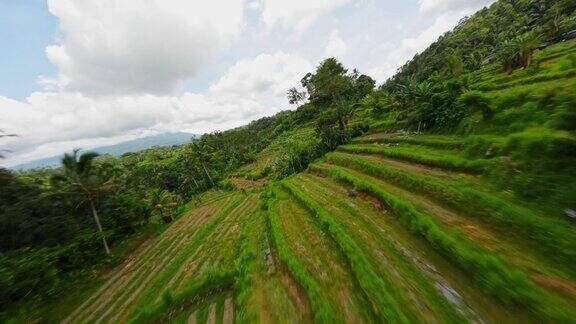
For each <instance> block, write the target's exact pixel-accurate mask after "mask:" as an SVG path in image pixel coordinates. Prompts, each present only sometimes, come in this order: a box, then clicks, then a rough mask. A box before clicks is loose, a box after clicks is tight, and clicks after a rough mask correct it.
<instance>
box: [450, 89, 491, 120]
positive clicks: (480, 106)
mask: <svg viewBox="0 0 576 324" xmlns="http://www.w3.org/2000/svg"><path fill="white" fill-rule="evenodd" d="M458 102H459V103H460V104H461V105H464V106H468V107H470V108H471V109H472V110H473V111H480V112H481V113H482V116H483V117H484V120H490V119H492V117H493V116H494V111H493V110H492V108H491V107H490V99H489V98H488V97H487V96H486V95H485V94H484V93H482V92H480V91H469V92H465V93H463V94H462V95H461V96H460V97H459V98H458Z"/></svg>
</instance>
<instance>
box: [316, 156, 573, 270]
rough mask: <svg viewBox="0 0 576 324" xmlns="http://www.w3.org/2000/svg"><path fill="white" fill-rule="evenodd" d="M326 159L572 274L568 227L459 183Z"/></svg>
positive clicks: (361, 160) (338, 158)
mask: <svg viewBox="0 0 576 324" xmlns="http://www.w3.org/2000/svg"><path fill="white" fill-rule="evenodd" d="M327 160H328V161H331V162H333V163H336V164H338V165H341V166H344V167H350V168H352V169H355V170H359V171H361V172H364V173H366V174H370V175H373V176H375V177H378V178H382V179H385V180H386V181H390V182H391V183H394V184H396V185H398V186H400V187H403V188H405V189H407V190H411V191H414V192H418V193H421V194H424V195H426V196H429V197H431V198H432V199H434V200H436V201H438V202H439V203H441V204H442V205H445V206H447V207H448V208H451V209H453V210H457V211H459V212H462V213H464V214H465V215H469V216H472V217H477V218H478V219H481V220H483V221H484V222H487V223H489V224H492V225H495V226H492V227H493V228H495V229H497V230H498V232H499V233H500V234H501V235H507V236H513V237H515V238H517V239H520V240H521V241H522V242H524V244H527V245H529V246H531V247H532V248H533V249H534V250H536V251H539V252H540V253H539V255H540V257H541V258H544V259H547V260H551V261H552V262H553V264H555V265H556V266H560V267H561V268H562V269H563V270H564V271H566V272H568V273H570V274H571V275H572V276H574V275H575V272H574V268H573V267H572V265H573V264H574V263H575V262H576V233H575V232H574V231H573V230H572V229H571V228H570V224H569V223H567V222H564V221H558V220H555V219H551V218H545V217H542V216H539V215H536V214H534V213H533V212H531V211H530V210H528V209H526V208H522V207H519V206H517V205H515V204H512V203H510V202H508V201H506V200H503V199H501V198H498V197H496V196H494V195H491V194H490V193H487V192H483V191H481V190H478V189H476V188H475V187H471V186H468V185H465V184H464V185H463V184H460V183H458V182H448V181H446V180H439V179H437V178H435V177H430V176H424V175H418V174H415V173H411V172H405V171H402V170H398V169H396V168H394V167H390V166H387V165H384V164H381V163H377V162H374V161H370V160H368V159H365V158H361V157H352V156H347V155H342V154H334V153H332V154H328V155H327Z"/></svg>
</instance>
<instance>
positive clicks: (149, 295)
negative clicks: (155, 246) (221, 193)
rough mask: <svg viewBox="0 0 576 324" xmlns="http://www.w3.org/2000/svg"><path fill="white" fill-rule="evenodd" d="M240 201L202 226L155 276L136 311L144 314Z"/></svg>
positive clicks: (230, 205)
mask: <svg viewBox="0 0 576 324" xmlns="http://www.w3.org/2000/svg"><path fill="white" fill-rule="evenodd" d="M241 202H242V200H241V199H236V200H235V201H234V202H232V203H230V204H229V205H228V206H226V207H225V208H223V209H222V210H221V211H220V212H219V213H218V214H217V215H215V216H214V218H213V219H212V220H211V221H210V222H209V223H208V224H205V225H203V226H202V227H201V228H199V229H198V231H197V232H196V233H195V235H194V237H193V238H192V240H191V241H190V242H189V243H188V244H187V245H186V246H185V247H184V248H183V249H182V250H181V251H180V252H179V254H178V255H177V256H176V257H174V258H173V259H172V260H171V262H170V263H169V264H168V265H167V266H166V267H165V268H164V269H163V270H162V272H161V273H160V274H159V275H158V276H156V277H155V278H154V280H153V282H152V283H151V284H150V285H149V286H148V287H147V289H146V292H145V293H144V294H143V295H142V296H141V298H140V301H139V302H138V306H137V308H138V309H141V310H143V312H145V309H146V308H149V307H151V303H152V302H153V301H154V299H155V296H156V294H157V292H158V291H159V290H161V289H162V287H164V285H165V284H166V283H167V282H168V281H169V280H170V278H171V277H172V276H173V275H174V274H175V273H176V271H178V269H179V268H180V266H181V265H182V264H183V263H184V262H185V261H186V260H187V259H188V257H189V256H190V254H192V252H194V251H195V250H196V248H197V247H198V245H200V244H201V243H202V242H203V240H204V239H205V238H206V237H207V236H208V235H210V233H212V231H213V230H214V228H216V226H218V224H219V223H220V222H222V221H223V220H224V219H225V218H226V217H227V216H228V214H229V213H230V212H232V211H233V210H234V209H235V208H237V207H238V205H240V203H241Z"/></svg>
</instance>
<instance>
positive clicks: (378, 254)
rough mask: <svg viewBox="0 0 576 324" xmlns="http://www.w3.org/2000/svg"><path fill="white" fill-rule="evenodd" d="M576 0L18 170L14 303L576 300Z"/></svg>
mask: <svg viewBox="0 0 576 324" xmlns="http://www.w3.org/2000/svg"><path fill="white" fill-rule="evenodd" d="M554 6H557V7H554ZM574 10H575V6H574V5H573V3H572V2H569V1H567V2H564V1H558V2H554V4H551V3H550V2H547V1H508V0H501V1H498V2H496V3H495V4H494V5H492V6H491V7H490V8H487V9H484V10H481V11H480V12H478V13H477V14H476V15H474V16H473V17H470V18H468V19H466V20H463V21H462V22H461V24H460V25H459V26H458V27H457V28H456V29H455V30H454V31H453V32H451V33H448V34H447V35H444V36H443V37H441V38H440V39H439V40H438V41H437V42H436V43H434V44H433V45H432V46H431V47H430V48H429V49H427V50H426V51H424V52H423V53H422V54H420V55H417V56H416V57H415V58H414V59H413V60H412V61H411V62H408V63H407V64H406V65H405V66H404V67H403V68H402V69H401V71H400V72H399V73H398V74H397V75H396V76H395V77H393V78H392V79H390V80H389V81H388V82H386V83H384V84H383V85H381V86H380V87H378V88H376V87H375V82H374V80H373V79H371V78H370V77H369V76H367V75H363V74H360V73H359V72H358V71H356V70H353V71H349V70H348V69H346V68H345V67H344V66H343V65H342V63H340V62H338V61H337V60H336V59H334V58H328V59H326V60H324V61H323V62H322V63H320V64H319V65H318V66H317V68H316V69H315V71H312V72H310V73H309V74H307V75H305V76H304V78H303V79H302V82H301V85H302V87H303V88H304V89H306V91H305V92H303V93H300V92H299V91H300V90H298V88H293V89H291V90H290V91H289V92H288V97H289V98H288V99H289V100H290V101H291V102H300V103H302V104H301V105H300V106H299V108H298V109H296V110H294V111H285V112H281V113H278V114H277V115H275V116H272V117H267V118H263V119H260V120H257V121H253V122H252V123H250V124H248V125H246V126H244V127H239V128H236V129H232V130H228V131H224V132H214V133H212V134H205V135H203V136H201V137H199V138H196V139H194V140H193V141H192V142H191V143H189V144H186V145H182V146H180V147H175V148H167V147H165V148H154V149H150V150H145V151H142V152H136V153H133V154H126V155H123V156H121V157H102V158H100V159H95V156H89V155H88V156H87V155H79V156H76V155H67V157H68V160H67V161H65V162H64V163H63V166H62V167H61V168H59V169H55V170H49V171H46V170H44V171H35V172H29V173H23V174H21V175H19V176H14V175H12V174H10V173H8V172H7V173H6V174H0V175H3V177H0V181H4V182H3V183H6V184H7V185H6V186H4V187H2V186H0V189H2V188H8V189H2V190H4V191H2V192H0V193H1V194H2V195H0V198H2V197H9V198H2V199H4V200H2V199H0V206H2V209H0V212H1V213H0V216H1V217H0V224H5V226H4V228H0V234H1V235H0V237H1V238H2V239H1V240H0V248H1V251H2V253H3V254H2V255H0V262H2V263H0V265H2V266H4V268H5V269H6V271H5V272H4V273H5V274H3V273H0V288H2V289H3V291H5V292H3V293H0V302H1V303H2V304H1V305H2V306H4V307H5V310H3V312H2V313H0V316H1V317H0V319H6V321H7V322H31V321H40V322H62V323H93V322H97V323H165V322H170V323H285V322H289V323H463V322H469V323H571V322H574V318H576V268H574V266H573V265H574V264H575V263H576V228H575V226H576V224H575V223H574V221H575V220H574V218H576V212H574V210H576V205H574V204H575V202H576V118H575V116H576V110H575V109H576V108H575V107H576V93H574V89H575V88H576V40H575V39H566V37H565V35H566V32H567V30H570V29H571V28H572V27H573V26H574V25H573V23H574ZM529 18H530V19H529ZM551 21H552V22H554V23H557V26H554V25H552V27H553V28H552V29H551V30H550V29H549V27H550V26H549V23H550V22H551ZM505 22H507V24H505V25H503V26H498V25H502V24H504V23H505ZM520 27H521V28H520ZM554 27H558V28H556V29H554ZM471 31H481V33H480V34H481V35H484V36H483V37H480V38H479V34H477V33H474V32H471ZM527 35H536V36H537V37H535V38H534V39H532V40H533V42H531V44H529V45H530V46H528V45H526V44H527V43H528V42H525V40H526V39H527V38H528V36H527ZM521 44H523V45H522V46H521ZM510 48H513V50H511V52H509V54H510V56H500V57H498V58H494V60H491V61H490V62H485V63H483V64H472V61H471V57H473V56H476V57H479V56H484V55H489V54H490V52H492V51H494V52H498V53H500V52H501V51H508V50H510ZM454 49H458V50H459V52H458V53H456V54H457V55H455V53H454V51H453V50H454ZM470 54H471V55H472V56H470ZM528 57H529V59H527V58H528ZM449 61H451V62H452V63H454V64H452V63H448V62H449ZM444 63H445V64H444ZM91 168H93V169H91ZM85 170H87V171H85ZM84 171H85V172H84ZM70 179H71V180H70ZM78 179H79V180H78ZM66 181H68V182H66ZM78 181H80V182H81V181H84V182H81V183H83V184H87V186H86V187H87V188H89V189H88V190H87V191H88V192H89V193H94V195H95V196H97V197H98V199H97V200H95V199H93V198H92V196H90V195H86V194H85V193H83V192H78V191H74V190H73V189H70V188H74V184H75V183H77V182H78ZM94 182H95V184H94ZM71 183H72V184H71ZM0 184H2V183H0ZM91 188H96V189H94V190H93V191H90V189H91ZM25 190H34V192H35V193H34V195H30V196H27V195H22V194H21V193H22V192H24V191H25ZM20 196H23V197H21V198H19V197H20ZM18 199H20V200H18ZM90 199H93V200H90ZM14 201H16V203H14ZM86 201H88V202H89V203H91V204H92V205H91V207H92V208H91V210H90V209H89V208H88V204H87V203H86ZM31 206H34V207H31ZM96 209H98V212H99V213H100V217H101V220H102V224H103V227H104V230H100V229H99V230H98V231H97V230H96V229H95V227H94V226H93V224H92V222H91V219H88V218H86V216H84V218H82V217H79V216H78V214H80V213H83V214H81V215H91V214H90V211H92V212H94V210H96ZM94 213H95V212H94ZM64 217H68V218H67V219H72V220H73V221H68V222H66V221H63V220H62V219H63V218H64ZM14 220H16V221H14ZM18 221H20V222H18ZM38 228H41V229H42V231H40V230H39V229H38ZM39 233H40V234H41V235H40V234H39ZM107 244H109V245H110V246H111V252H110V254H106V255H105V254H104V253H103V249H102V247H103V245H104V247H105V248H106V249H107V248H108V245H107ZM36 278H39V279H36ZM29 296H31V297H29Z"/></svg>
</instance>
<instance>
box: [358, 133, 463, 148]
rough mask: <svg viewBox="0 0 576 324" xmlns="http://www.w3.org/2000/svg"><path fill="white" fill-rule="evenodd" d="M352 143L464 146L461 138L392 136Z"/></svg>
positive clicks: (362, 139) (441, 146)
mask: <svg viewBox="0 0 576 324" xmlns="http://www.w3.org/2000/svg"><path fill="white" fill-rule="evenodd" d="M352 143H357V144H374V143H407V144H416V145H423V146H429V147H437V148H447V149H455V148H460V147H461V146H462V145H463V141H462V140H461V139H459V138H455V137H448V136H445V137H444V136H428V135H417V136H403V135H390V136H366V137H360V138H356V139H354V140H352Z"/></svg>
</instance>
